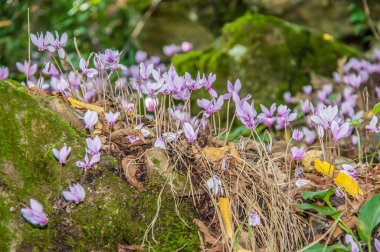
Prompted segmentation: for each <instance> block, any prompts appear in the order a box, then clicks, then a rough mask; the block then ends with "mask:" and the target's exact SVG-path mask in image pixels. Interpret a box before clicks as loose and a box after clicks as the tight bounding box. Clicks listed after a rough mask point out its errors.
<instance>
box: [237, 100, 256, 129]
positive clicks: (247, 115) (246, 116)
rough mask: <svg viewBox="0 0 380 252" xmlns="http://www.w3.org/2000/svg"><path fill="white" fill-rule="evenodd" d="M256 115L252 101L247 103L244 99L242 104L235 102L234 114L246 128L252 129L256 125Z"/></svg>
mask: <svg viewBox="0 0 380 252" xmlns="http://www.w3.org/2000/svg"><path fill="white" fill-rule="evenodd" d="M256 115H257V112H256V110H255V107H254V103H253V102H252V103H251V104H249V103H248V102H246V101H245V102H244V103H243V104H242V105H240V104H239V103H236V116H237V117H238V118H239V119H240V121H241V122H242V123H243V124H244V125H245V126H246V127H247V128H248V129H254V128H255V127H256V125H257V120H256V119H255V118H256Z"/></svg>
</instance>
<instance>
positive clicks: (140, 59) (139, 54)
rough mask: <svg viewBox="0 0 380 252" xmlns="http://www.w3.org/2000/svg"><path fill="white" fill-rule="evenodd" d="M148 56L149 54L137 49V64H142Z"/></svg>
mask: <svg viewBox="0 0 380 252" xmlns="http://www.w3.org/2000/svg"><path fill="white" fill-rule="evenodd" d="M147 57H148V54H147V53H146V52H144V51H137V52H136V54H135V61H136V63H137V64H140V63H141V62H143V61H144V60H146V59H147Z"/></svg>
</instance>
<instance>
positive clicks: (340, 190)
mask: <svg viewBox="0 0 380 252" xmlns="http://www.w3.org/2000/svg"><path fill="white" fill-rule="evenodd" d="M335 196H337V197H338V198H340V199H343V198H344V193H343V191H342V189H340V188H339V189H337V190H336V191H335Z"/></svg>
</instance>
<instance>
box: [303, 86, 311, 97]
mask: <svg viewBox="0 0 380 252" xmlns="http://www.w3.org/2000/svg"><path fill="white" fill-rule="evenodd" d="M302 90H303V92H304V94H306V95H310V94H311V92H312V91H313V87H312V86H311V85H307V86H303V87H302Z"/></svg>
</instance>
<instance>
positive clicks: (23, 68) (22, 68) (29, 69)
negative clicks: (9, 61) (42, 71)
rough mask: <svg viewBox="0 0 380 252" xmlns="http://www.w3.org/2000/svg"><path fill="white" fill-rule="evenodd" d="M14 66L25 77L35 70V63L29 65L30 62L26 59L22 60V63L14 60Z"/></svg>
mask: <svg viewBox="0 0 380 252" xmlns="http://www.w3.org/2000/svg"><path fill="white" fill-rule="evenodd" d="M16 66H17V69H18V70H19V71H20V72H21V73H23V74H25V76H27V77H31V76H33V75H34V74H35V73H36V72H37V64H33V65H32V66H30V62H28V61H27V60H25V61H24V64H21V63H19V62H16Z"/></svg>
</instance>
